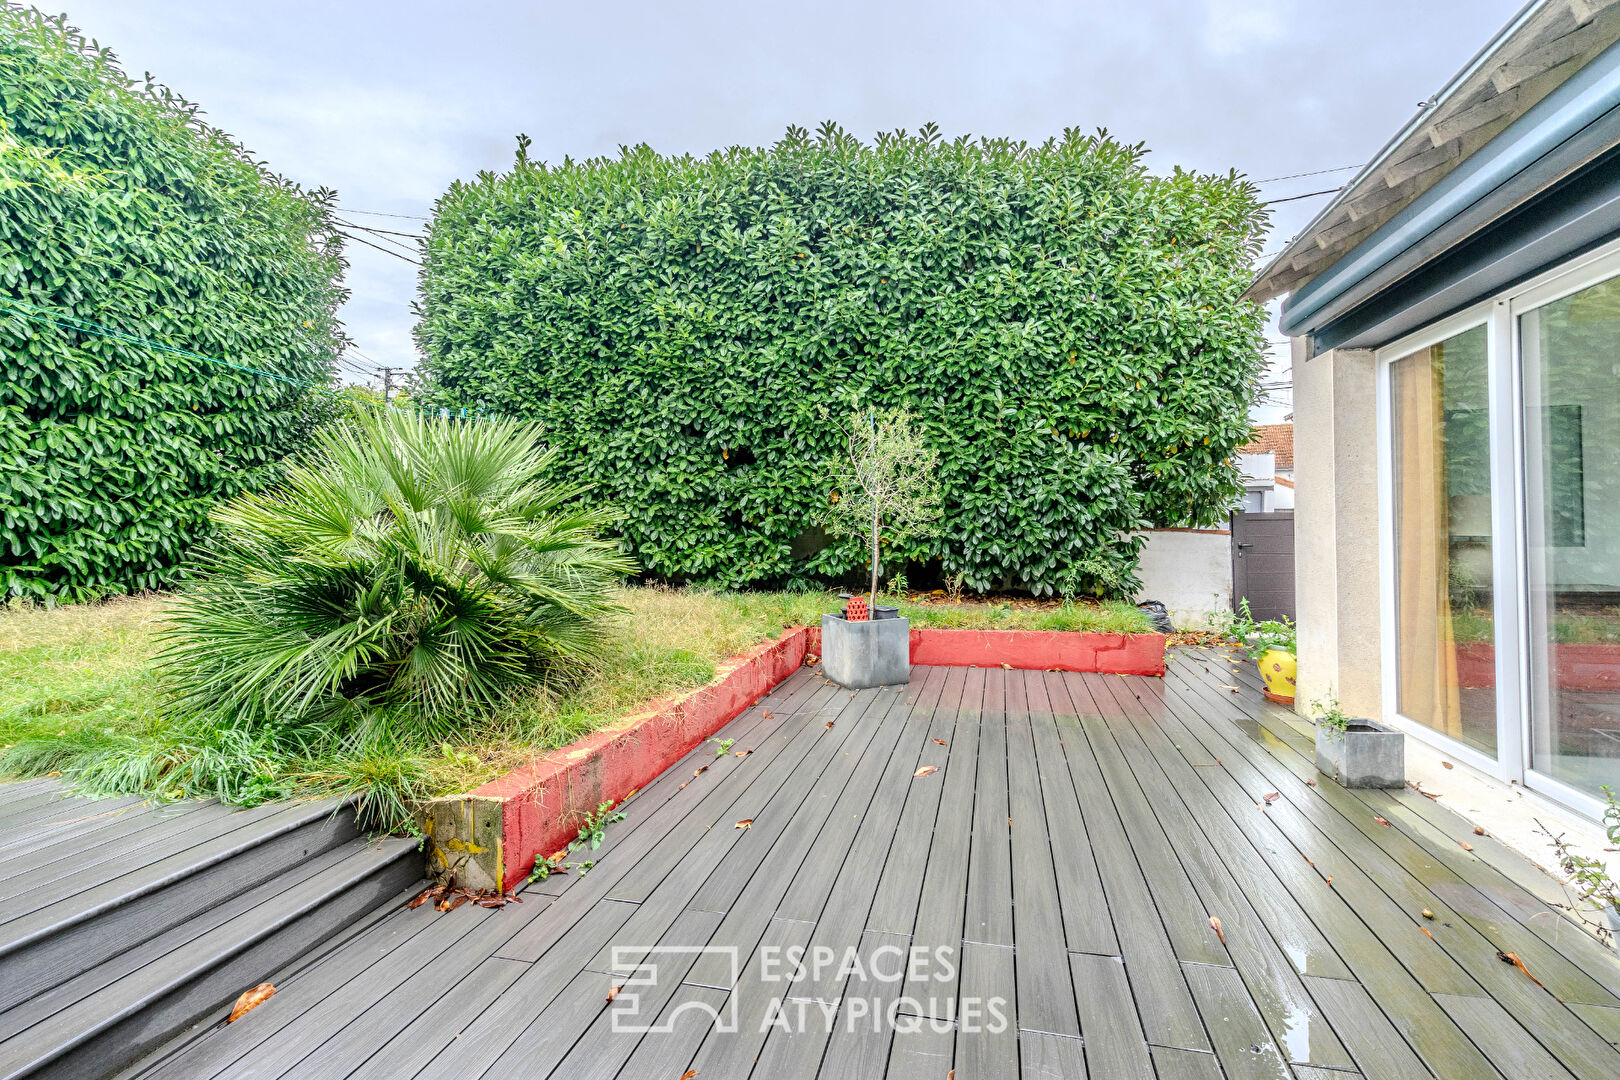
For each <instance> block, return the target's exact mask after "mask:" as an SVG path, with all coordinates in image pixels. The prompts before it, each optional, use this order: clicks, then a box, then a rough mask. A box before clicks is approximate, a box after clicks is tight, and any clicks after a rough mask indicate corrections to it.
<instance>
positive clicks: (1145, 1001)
mask: <svg viewBox="0 0 1620 1080" xmlns="http://www.w3.org/2000/svg"><path fill="white" fill-rule="evenodd" d="M1231 687H1236V688H1237V691H1236V692H1235V693H1234V692H1233V690H1232V689H1231ZM829 725H830V726H829ZM721 734H722V736H723V737H727V738H735V739H737V742H736V743H735V744H734V745H733V747H732V751H733V752H731V753H727V754H726V755H725V756H723V757H721V756H717V755H716V754H715V750H714V747H713V746H712V745H711V746H706V747H703V748H699V749H698V750H697V751H695V752H694V753H693V754H692V755H690V756H689V757H688V759H687V760H685V761H684V762H682V763H681V765H679V766H677V767H676V768H674V769H672V770H670V772H669V773H668V774H666V775H665V776H663V777H661V778H660V779H659V780H657V781H655V782H654V783H653V784H651V785H649V786H648V788H647V789H646V790H645V791H643V792H642V793H641V794H639V795H638V796H637V797H636V798H635V799H633V800H632V801H631V802H630V803H629V804H628V805H627V807H626V811H627V817H626V820H625V821H623V822H621V823H619V824H617V825H614V826H613V827H611V828H610V829H609V831H608V835H607V840H606V842H605V843H604V845H603V847H602V849H601V850H600V851H598V852H596V853H594V857H595V860H596V861H595V867H594V868H593V869H592V870H591V872H590V873H589V874H588V875H585V876H578V875H570V876H568V877H566V878H562V879H557V878H553V879H552V880H551V881H548V882H547V883H546V889H547V893H542V892H540V891H538V890H531V891H529V892H527V893H525V901H526V902H525V903H523V904H519V905H512V906H509V907H508V908H506V909H504V910H501V911H481V910H478V909H462V910H460V911H457V912H451V913H446V914H443V915H441V914H437V913H435V912H432V911H431V910H417V911H399V912H395V913H393V914H391V915H388V916H387V917H386V918H383V919H381V920H379V921H378V922H377V923H376V924H374V925H372V926H371V927H369V928H368V929H367V930H365V931H364V932H362V933H360V934H358V935H357V936H356V937H355V938H353V939H352V940H351V941H350V942H348V943H347V944H346V945H345V946H344V947H342V948H340V949H336V950H334V951H333V952H332V953H331V954H329V955H327V956H326V957H324V958H322V959H321V960H320V961H319V962H316V963H313V964H310V965H307V966H306V967H305V968H303V969H302V970H300V971H298V972H296V973H289V975H288V977H287V978H286V979H285V981H284V982H281V983H278V986H279V987H280V992H278V994H277V995H276V996H275V997H274V998H272V999H271V1000H270V1001H269V1002H267V1003H266V1004H264V1005H262V1006H260V1007H259V1008H258V1009H255V1010H254V1011H253V1012H252V1013H250V1014H249V1015H248V1016H247V1017H245V1018H244V1019H243V1020H242V1021H239V1022H238V1023H237V1024H233V1025H231V1026H230V1027H229V1028H225V1029H221V1030H217V1031H208V1032H205V1033H202V1034H200V1035H199V1036H197V1037H195V1038H193V1039H192V1040H191V1041H189V1042H188V1043H186V1044H185V1045H183V1046H177V1047H174V1048H171V1049H170V1050H169V1051H168V1053H167V1055H166V1056H165V1057H164V1058H163V1059H162V1060H160V1061H156V1062H154V1063H152V1065H151V1067H150V1068H148V1069H147V1071H146V1073H145V1075H146V1076H147V1077H152V1078H155V1077H159V1076H165V1077H179V1076H188V1077H189V1076H226V1075H229V1076H258V1077H265V1078H290V1077H317V1076H318V1077H389V1078H396V1077H397V1078H405V1077H431V1076H444V1075H454V1076H464V1077H478V1076H488V1077H496V1076H507V1075H524V1076H532V1077H536V1078H541V1077H547V1076H552V1077H559V1078H561V1077H568V1078H570V1080H572V1078H575V1077H585V1078H594V1080H609V1078H611V1077H625V1078H631V1077H643V1076H668V1077H670V1078H671V1080H673V1078H675V1077H679V1076H681V1074H682V1073H683V1072H686V1071H688V1070H696V1072H697V1075H698V1076H699V1077H701V1078H702V1080H718V1078H743V1077H760V1078H765V1077H770V1078H773V1080H774V1078H776V1077H784V1078H794V1077H798V1078H804V1080H810V1078H813V1077H825V1078H850V1080H854V1078H863V1080H864V1078H871V1077H888V1078H891V1080H907V1078H913V1077H915V1078H928V1080H943V1078H944V1077H946V1076H947V1075H948V1074H949V1073H950V1071H951V1070H952V1069H954V1070H956V1075H957V1076H958V1077H959V1078H962V1080H967V1078H969V1077H981V1076H993V1077H1023V1078H1041V1080H1084V1078H1087V1077H1090V1078H1093V1080H1095V1078H1100V1077H1102V1078H1108V1080H1114V1078H1127V1080H1128V1078H1133V1077H1142V1078H1144V1080H1149V1078H1152V1077H1160V1078H1164V1080H1171V1078H1174V1080H1183V1078H1185V1080H1205V1078H1216V1077H1221V1076H1224V1077H1227V1078H1229V1080H1230V1078H1256V1080H1269V1078H1271V1077H1278V1078H1287V1077H1290V1076H1292V1077H1294V1078H1296V1080H1323V1078H1326V1077H1337V1078H1341V1080H1354V1078H1357V1077H1365V1078H1367V1080H1382V1078H1386V1077H1391V1078H1400V1080H1410V1078H1414V1077H1423V1076H1439V1077H1447V1078H1449V1077H1458V1078H1464V1077H1466V1078H1469V1080H1472V1078H1474V1077H1493V1076H1501V1077H1517V1076H1525V1075H1531V1074H1534V1075H1537V1076H1541V1075H1546V1076H1556V1077H1562V1078H1568V1077H1576V1078H1579V1080H1588V1078H1597V1077H1611V1076H1615V1075H1620V1050H1617V1049H1616V1047H1615V1046H1614V1045H1613V1043H1614V1041H1615V1040H1620V996H1617V995H1616V993H1615V990H1616V988H1617V987H1620V962H1617V961H1616V959H1615V957H1614V954H1613V953H1609V952H1606V951H1604V950H1603V948H1602V947H1601V946H1600V945H1599V943H1598V942H1596V940H1595V939H1586V940H1579V939H1572V938H1571V937H1570V935H1571V934H1573V933H1577V932H1578V931H1576V929H1575V928H1574V927H1572V926H1570V925H1569V924H1567V923H1563V924H1560V923H1559V922H1558V921H1557V920H1559V919H1560V916H1559V915H1558V914H1557V913H1556V912H1555V911H1554V910H1553V909H1552V908H1551V907H1549V906H1548V900H1549V898H1550V896H1551V895H1553V894H1550V893H1549V892H1548V891H1547V889H1546V887H1545V885H1544V879H1541V878H1538V877H1537V876H1536V875H1537V874H1538V872H1537V871H1536V870H1535V869H1534V868H1533V867H1531V866H1530V865H1529V864H1528V863H1527V862H1524V861H1523V860H1518V861H1514V860H1517V856H1512V854H1511V853H1510V852H1509V853H1504V852H1502V851H1495V850H1492V851H1490V852H1488V853H1485V854H1488V858H1485V857H1479V856H1475V855H1471V854H1470V853H1468V852H1466V851H1464V850H1463V849H1462V848H1460V847H1459V846H1457V845H1456V843H1455V839H1456V835H1457V832H1456V830H1457V829H1458V828H1459V827H1460V824H1459V822H1458V821H1457V820H1456V819H1453V818H1451V817H1450V815H1449V812H1448V811H1445V810H1444V808H1442V807H1437V806H1435V805H1434V804H1432V803H1430V802H1429V800H1427V799H1423V798H1422V797H1421V796H1411V797H1410V798H1408V797H1405V796H1403V795H1401V794H1400V793H1390V794H1386V793H1357V792H1349V791H1345V790H1343V789H1340V788H1338V787H1337V786H1336V785H1333V784H1332V783H1331V782H1330V781H1328V780H1327V779H1326V778H1324V777H1320V776H1318V775H1317V774H1316V773H1315V771H1314V768H1313V767H1312V765H1311V761H1310V752H1309V747H1310V733H1309V728H1308V727H1307V726H1305V725H1303V724H1302V723H1300V722H1299V720H1298V718H1296V717H1293V716H1292V715H1291V714H1288V713H1286V712H1284V711H1282V710H1280V709H1278V708H1276V707H1274V706H1271V705H1269V704H1267V703H1266V702H1264V701H1263V700H1262V699H1261V698H1260V696H1259V694H1258V692H1257V690H1256V687H1255V685H1254V680H1253V679H1252V677H1251V676H1249V675H1247V674H1246V673H1244V672H1243V671H1242V670H1241V669H1234V667H1233V666H1232V665H1231V663H1230V662H1229V661H1228V660H1227V659H1226V658H1225V657H1224V656H1222V655H1221V654H1219V653H1217V652H1208V651H1198V650H1180V651H1178V654H1177V656H1176V662H1175V663H1173V664H1172V665H1171V671H1170V673H1169V675H1168V676H1167V677H1166V678H1164V679H1141V678H1121V677H1118V676H1082V675H1074V674H1068V673H1057V672H1025V671H1008V670H1002V669H988V670H986V669H961V668H952V669H939V668H934V669H930V668H918V669H915V670H914V678H913V681H912V682H911V684H910V685H908V686H907V687H905V688H903V689H889V690H876V691H860V692H858V693H853V694H852V693H851V692H848V691H844V690H841V689H838V688H834V687H830V686H828V685H826V684H825V683H824V680H822V679H821V678H820V677H819V675H818V674H817V673H815V672H814V671H813V670H808V669H807V670H804V671H801V672H800V673H798V674H796V675H794V676H793V677H792V678H791V679H790V680H789V681H788V682H787V683H785V684H784V685H783V686H782V687H779V688H778V689H777V690H776V691H775V693H773V694H772V695H770V696H769V697H767V698H765V699H763V700H762V701H761V702H759V703H758V704H756V705H755V706H754V707H753V708H751V709H749V710H748V711H747V712H746V713H745V714H744V715H743V716H741V717H739V718H738V719H737V720H736V721H733V723H732V724H731V725H730V726H729V727H728V729H727V730H726V731H724V732H722V733H721ZM736 750H752V751H753V753H750V754H746V755H744V756H741V757H739V756H737V755H736V754H735V751H736ZM705 766H707V767H706V768H705ZM919 772H921V773H923V775H921V776H919V775H917V774H918V773H919ZM43 794H44V793H43V792H41V791H38V790H34V791H20V792H10V793H6V797H4V798H0V813H3V811H4V808H5V807H7V806H13V807H15V808H16V813H17V814H18V815H20V816H19V820H35V821H37V820H41V818H40V816H39V814H38V811H39V809H40V807H41V806H42V805H45V803H44V802H43V801H42V800H41V796H42V795H43ZM1268 796H1270V797H1269V798H1268ZM1412 798H1415V799H1417V800H1418V801H1417V803H1413V802H1412V801H1411V800H1412ZM1380 816H1381V817H1383V818H1384V819H1385V820H1387V821H1389V822H1390V824H1389V825H1387V826H1386V825H1382V824H1379V823H1378V822H1377V820H1376V818H1377V817H1380ZM745 818H748V819H752V822H753V823H752V825H751V827H745V828H738V827H737V822H738V821H740V820H743V819H745ZM94 831H97V830H84V832H83V833H82V835H84V836H85V837H86V838H88V836H89V835H91V834H93V832H94ZM99 831H103V832H104V831H105V829H102V830H99ZM75 835H81V834H79V833H75ZM117 835H118V834H117V833H116V832H113V833H109V834H108V835H107V837H106V838H107V839H113V838H115V837H116V836H117ZM1424 906H1428V907H1430V908H1431V909H1432V910H1434V911H1435V912H1436V915H1437V918H1436V919H1435V920H1433V921H1427V920H1423V919H1422V918H1421V916H1420V915H1419V914H1418V910H1419V909H1421V908H1422V907H1424ZM1212 918H1215V919H1219V920H1220V925H1221V929H1220V931H1219V932H1217V931H1216V929H1215V926H1214V924H1213V923H1212V922H1211V919H1212ZM1549 924H1550V925H1552V926H1554V927H1556V928H1557V929H1558V933H1556V934H1553V933H1549V932H1548V931H1547V930H1546V925H1549ZM1425 930H1428V931H1429V933H1424V931H1425ZM1431 935H1432V936H1431ZM1509 946H1511V947H1512V949H1513V950H1514V951H1517V952H1519V954H1520V955H1521V956H1524V957H1525V958H1526V961H1527V963H1529V964H1531V966H1532V970H1536V969H1537V968H1539V969H1540V971H1539V972H1538V975H1539V976H1540V977H1542V978H1543V981H1544V982H1546V983H1547V985H1548V988H1549V989H1547V990H1543V989H1541V988H1539V987H1537V986H1535V985H1534V984H1533V983H1531V982H1530V981H1529V980H1527V979H1525V978H1524V976H1523V975H1522V974H1521V973H1520V972H1519V971H1518V970H1517V969H1516V968H1514V967H1512V966H1510V965H1506V964H1503V963H1502V962H1501V961H1500V960H1498V959H1497V958H1496V955H1495V953H1496V950H1497V949H1498V948H1506V947H1509ZM615 947H618V948H617V950H616V949H615ZM915 950H920V952H919V951H915ZM918 956H921V958H922V960H921V961H918V960H917V957H918ZM818 957H824V959H822V960H820V961H819V964H820V966H818ZM941 959H944V960H945V961H946V962H945V963H944V964H940V963H939V960H941ZM643 961H651V962H654V963H655V964H656V971H652V970H650V969H646V968H642V967H640V966H639V965H640V964H641V963H642V962H643ZM796 964H802V965H803V968H804V970H803V973H802V977H801V978H797V979H794V978H790V977H787V976H788V975H790V974H791V973H792V972H793V970H794V967H795V965H796ZM1543 972H1544V973H1545V974H1542V973H1543ZM891 973H892V977H891ZM641 980H644V981H641ZM1555 994H1556V996H1555ZM610 996H612V997H613V1000H612V1001H611V1002H610V1001H609V1000H608V999H609V997H610ZM1559 998H1563V999H1564V1000H1563V1001H1560V1000H1559ZM991 1002H993V1003H994V1005H993V1007H990V1003H991ZM1566 1002H1567V1004H1566ZM648 1029H651V1030H648Z"/></svg>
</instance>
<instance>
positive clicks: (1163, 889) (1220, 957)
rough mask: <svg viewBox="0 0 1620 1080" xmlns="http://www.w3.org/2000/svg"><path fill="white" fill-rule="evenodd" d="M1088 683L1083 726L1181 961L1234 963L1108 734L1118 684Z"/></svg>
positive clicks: (1102, 679)
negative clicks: (1089, 711)
mask: <svg viewBox="0 0 1620 1080" xmlns="http://www.w3.org/2000/svg"><path fill="white" fill-rule="evenodd" d="M1084 679H1085V683H1086V688H1087V689H1088V690H1089V691H1090V692H1091V700H1092V704H1093V705H1095V706H1096V714H1095V715H1091V716H1083V717H1081V720H1080V723H1081V726H1082V727H1083V728H1084V729H1085V732H1086V739H1087V741H1088V742H1089V743H1090V745H1091V752H1092V754H1093V755H1094V756H1095V758H1096V761H1097V766H1098V768H1100V769H1101V770H1102V775H1103V780H1104V782H1105V783H1106V784H1107V785H1108V794H1109V797H1110V798H1111V799H1112V800H1113V803H1114V808H1115V810H1116V811H1117V812H1118V813H1119V816H1120V820H1121V822H1122V823H1123V825H1124V827H1125V832H1126V833H1127V835H1129V836H1130V843H1131V851H1132V854H1134V855H1135V857H1136V863H1137V866H1138V867H1140V869H1141V872H1142V876H1143V878H1144V879H1145V880H1146V881H1147V886H1148V890H1149V891H1150V892H1151V893H1152V894H1153V903H1154V906H1155V907H1156V908H1158V910H1159V917H1160V921H1161V922H1162V924H1163V925H1164V928H1165V932H1166V933H1168V934H1169V936H1170V944H1171V946H1172V947H1173V948H1174V949H1175V951H1176V958H1177V959H1179V960H1191V961H1194V962H1196V963H1200V964H1225V965H1230V964H1231V962H1232V961H1231V958H1230V957H1229V956H1227V953H1226V948H1225V947H1224V946H1223V945H1222V944H1221V942H1220V939H1219V938H1218V937H1217V936H1216V934H1215V930H1214V928H1213V927H1212V926H1211V924H1210V921H1209V914H1210V913H1209V911H1208V910H1207V909H1206V908H1205V907H1204V903H1203V900H1202V898H1200V897H1199V895H1198V892H1197V890H1196V889H1194V888H1193V885H1192V882H1191V881H1190V880H1189V879H1188V877H1187V872H1186V870H1185V869H1184V868H1183V867H1182V865H1181V860H1180V859H1179V858H1178V857H1177V855H1176V851H1175V846H1174V845H1173V844H1172V843H1171V842H1170V838H1169V837H1167V836H1166V835H1165V833H1164V829H1163V827H1161V826H1160V824H1159V821H1158V819H1157V818H1156V817H1155V816H1154V812H1153V804H1152V802H1151V801H1150V800H1149V799H1148V797H1147V795H1146V793H1144V792H1143V790H1142V786H1141V785H1140V784H1139V783H1137V780H1136V777H1135V776H1134V775H1133V774H1132V772H1131V769H1130V767H1129V766H1128V765H1127V764H1126V762H1125V758H1124V756H1123V755H1122V754H1121V752H1120V749H1119V746H1118V744H1117V743H1116V742H1115V741H1114V737H1113V734H1112V732H1110V731H1109V718H1110V717H1112V718H1114V719H1119V718H1122V717H1123V713H1122V711H1121V709H1120V706H1119V704H1118V702H1116V701H1115V700H1114V697H1113V690H1112V687H1111V685H1110V684H1111V683H1113V682H1118V681H1119V680H1118V679H1117V678H1114V679H1109V678H1108V677H1106V676H1102V675H1087V676H1084Z"/></svg>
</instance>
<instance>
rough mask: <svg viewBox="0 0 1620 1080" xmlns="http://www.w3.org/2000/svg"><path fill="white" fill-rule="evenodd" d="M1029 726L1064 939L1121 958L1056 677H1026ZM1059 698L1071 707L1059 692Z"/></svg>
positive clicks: (1030, 674) (1080, 949)
mask: <svg viewBox="0 0 1620 1080" xmlns="http://www.w3.org/2000/svg"><path fill="white" fill-rule="evenodd" d="M1026 676H1027V681H1026V686H1027V688H1028V698H1029V702H1030V724H1031V727H1032V729H1033V735H1034V740H1035V755H1036V758H1037V764H1038V767H1039V771H1040V780H1041V801H1042V803H1043V804H1044V807H1045V810H1046V822H1047V831H1048V833H1049V834H1050V836H1051V840H1052V859H1053V863H1054V866H1055V869H1056V872H1057V890H1058V900H1059V903H1060V906H1061V909H1062V914H1063V936H1064V938H1065V940H1066V941H1067V943H1068V947H1069V948H1070V949H1071V950H1073V951H1075V952H1090V953H1100V954H1105V955H1107V954H1114V955H1117V954H1118V953H1119V939H1118V938H1117V937H1116V936H1115V934H1114V922H1113V919H1112V918H1111V917H1110V916H1109V914H1108V900H1107V897H1106V895H1105V894H1104V892H1103V885H1102V875H1101V873H1100V872H1099V871H1098V869H1097V860H1096V856H1095V855H1094V853H1093V851H1092V845H1091V838H1090V836H1089V835H1088V833H1087V830H1086V824H1085V818H1084V817H1083V815H1082V814H1081V812H1080V799H1079V796H1078V795H1076V794H1075V790H1074V777H1073V776H1072V775H1070V773H1069V766H1068V762H1067V760H1066V758H1065V756H1064V748H1063V742H1062V739H1061V738H1060V736H1059V734H1058V726H1057V720H1056V717H1055V713H1054V708H1053V705H1052V694H1051V683H1052V682H1053V681H1054V680H1056V679H1058V675H1057V673H1056V672H1027V673H1026ZM1057 696H1058V697H1059V699H1060V700H1062V701H1063V702H1064V704H1065V708H1067V707H1068V702H1069V698H1068V695H1067V693H1066V692H1064V690H1063V689H1062V687H1061V686H1059V687H1058V688H1057Z"/></svg>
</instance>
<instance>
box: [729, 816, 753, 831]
mask: <svg viewBox="0 0 1620 1080" xmlns="http://www.w3.org/2000/svg"><path fill="white" fill-rule="evenodd" d="M753 827H754V819H753V818H751V817H745V818H743V819H742V820H741V821H739V822H737V824H735V825H733V826H732V828H734V829H752V828H753Z"/></svg>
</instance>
